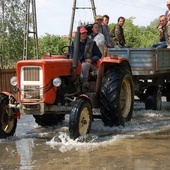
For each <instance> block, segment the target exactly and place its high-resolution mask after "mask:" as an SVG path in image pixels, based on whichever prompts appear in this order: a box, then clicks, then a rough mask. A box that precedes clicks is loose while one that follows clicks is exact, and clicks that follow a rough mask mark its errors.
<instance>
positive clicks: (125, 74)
mask: <svg viewBox="0 0 170 170" xmlns="http://www.w3.org/2000/svg"><path fill="white" fill-rule="evenodd" d="M133 103H134V91H133V81H132V75H131V74H130V72H129V70H127V69H125V68H116V69H109V70H108V71H107V72H106V73H105V75H104V77H103V80H102V85H101V92H100V112H101V114H102V121H103V123H104V125H105V126H113V125H115V126H119V125H122V126H124V123H125V122H126V121H130V120H131V117H132V112H133Z"/></svg>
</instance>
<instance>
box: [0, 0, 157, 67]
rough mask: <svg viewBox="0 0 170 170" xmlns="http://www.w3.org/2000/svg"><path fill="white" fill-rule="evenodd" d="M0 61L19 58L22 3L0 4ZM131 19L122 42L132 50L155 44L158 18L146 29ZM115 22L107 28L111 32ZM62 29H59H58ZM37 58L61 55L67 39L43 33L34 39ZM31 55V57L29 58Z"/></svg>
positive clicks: (3, 1) (6, 62)
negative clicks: (46, 55) (45, 53)
mask: <svg viewBox="0 0 170 170" xmlns="http://www.w3.org/2000/svg"><path fill="white" fill-rule="evenodd" d="M0 14H1V15H0V61H1V65H11V64H14V63H16V62H17V61H18V60H20V59H22V55H23V47H24V46H23V42H24V24H25V23H24V21H25V4H24V1H23V0H1V1H0ZM134 19H135V18H134V17H130V18H127V19H126V22H125V25H124V26H123V28H124V33H125V38H126V43H127V44H128V45H129V46H131V47H133V48H148V47H150V46H151V45H152V44H153V43H156V42H158V41H159V37H158V31H157V29H156V26H157V25H158V18H156V19H155V20H154V21H152V22H151V23H150V25H149V26H147V27H139V26H136V25H134V24H133V20H134ZM114 25H115V23H111V24H110V25H109V29H110V30H111V29H113V27H114ZM60 29H62V28H60ZM38 41H39V42H38V52H39V57H41V56H42V55H43V53H44V52H50V53H51V54H61V49H62V47H63V46H67V44H68V39H67V38H63V37H61V36H59V35H51V34H49V33H46V34H45V35H44V36H42V37H39V39H38ZM28 56H29V57H30V58H33V56H34V42H33V37H29V46H28ZM31 56H32V57H31Z"/></svg>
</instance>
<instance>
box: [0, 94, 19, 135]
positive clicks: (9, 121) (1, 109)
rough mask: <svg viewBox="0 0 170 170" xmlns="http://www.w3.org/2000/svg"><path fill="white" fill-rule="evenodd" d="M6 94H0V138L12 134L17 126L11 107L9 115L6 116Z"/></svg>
mask: <svg viewBox="0 0 170 170" xmlns="http://www.w3.org/2000/svg"><path fill="white" fill-rule="evenodd" d="M8 104H9V99H8V96H4V95H0V138H7V137H9V136H13V135H14V133H15V130H16V126H17V118H16V117H14V114H15V113H14V111H13V110H12V109H11V114H12V115H11V117H9V116H8V112H9V109H8Z"/></svg>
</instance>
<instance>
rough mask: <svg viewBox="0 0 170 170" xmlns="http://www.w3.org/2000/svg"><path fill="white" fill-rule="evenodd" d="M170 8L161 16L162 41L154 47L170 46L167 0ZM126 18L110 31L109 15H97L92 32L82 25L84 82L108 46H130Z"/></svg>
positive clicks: (160, 36) (160, 30)
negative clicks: (125, 27) (125, 24)
mask: <svg viewBox="0 0 170 170" xmlns="http://www.w3.org/2000/svg"><path fill="white" fill-rule="evenodd" d="M166 5H167V7H168V10H167V11H166V12H165V14H164V15H161V16H160V17H159V25H158V27H157V29H158V31H159V38H160V42H158V43H156V44H153V45H152V47H153V48H170V22H169V21H170V0H167V4H166ZM124 23H125V18H124V17H122V16H120V17H119V18H118V21H117V24H116V25H115V26H114V28H113V29H112V30H111V31H110V30H109V27H108V24H109V16H108V15H103V16H102V15H97V16H96V17H95V22H94V23H93V24H92V28H91V33H90V35H89V34H88V30H87V29H86V27H85V26H81V27H80V43H79V60H80V62H81V63H82V74H81V82H82V84H84V83H86V82H88V77H89V70H90V68H91V66H92V65H94V64H95V63H96V62H97V61H98V60H99V59H100V58H102V57H105V56H108V54H109V51H108V48H124V47H125V48H129V46H128V45H127V44H126V41H125V37H124V31H123V25H124Z"/></svg>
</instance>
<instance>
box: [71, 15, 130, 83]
mask: <svg viewBox="0 0 170 170" xmlns="http://www.w3.org/2000/svg"><path fill="white" fill-rule="evenodd" d="M108 23H109V16H108V15H103V16H102V15H96V17H95V22H94V23H93V24H92V27H91V33H90V34H88V30H87V29H86V27H85V26H81V27H80V43H79V60H80V62H81V64H82V75H81V82H82V84H87V82H88V77H89V70H90V68H91V67H92V65H93V66H94V64H95V63H96V62H97V61H98V60H99V59H100V58H102V57H105V56H107V55H109V51H108V48H111V47H128V46H127V44H126V42H125V38H124V32H123V25H124V23H125V18H124V17H119V18H118V23H117V24H116V25H115V27H114V28H113V30H111V31H110V30H109V27H108ZM72 48H73V46H72ZM73 51H74V49H73V50H72V52H73Z"/></svg>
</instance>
